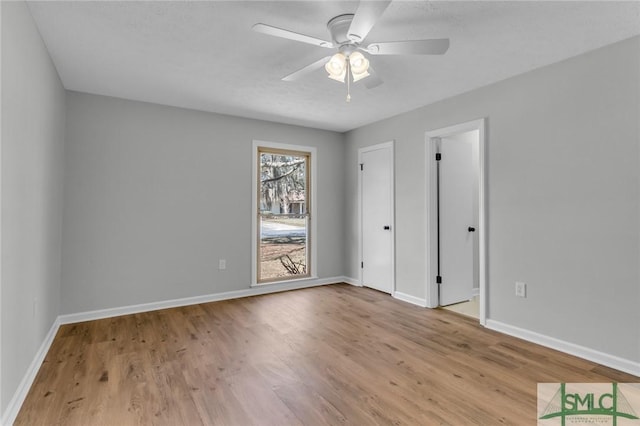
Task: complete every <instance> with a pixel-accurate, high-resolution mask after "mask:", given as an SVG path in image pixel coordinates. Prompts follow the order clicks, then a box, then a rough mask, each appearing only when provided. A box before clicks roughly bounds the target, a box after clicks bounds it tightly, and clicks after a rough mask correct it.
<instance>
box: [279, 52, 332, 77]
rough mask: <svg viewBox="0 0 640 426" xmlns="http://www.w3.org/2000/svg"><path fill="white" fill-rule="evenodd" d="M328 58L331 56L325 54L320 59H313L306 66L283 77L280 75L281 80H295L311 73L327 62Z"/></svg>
mask: <svg viewBox="0 0 640 426" xmlns="http://www.w3.org/2000/svg"><path fill="white" fill-rule="evenodd" d="M329 59H331V56H325V57H324V58H322V59H318V60H317V61H315V62H314V63H312V64H310V65H307V66H306V67H304V68H302V69H299V70H298V71H296V72H294V73H291V74H289V75H287V76H285V77H282V80H283V81H295V80H298V79H299V78H302V77H304V76H305V75H307V74H310V73H312V72H313V71H315V70H317V69H320V68H322V67H323V66H324V65H325V64H326V63H327V62H329Z"/></svg>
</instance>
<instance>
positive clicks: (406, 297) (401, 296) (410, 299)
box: [393, 291, 427, 308]
mask: <svg viewBox="0 0 640 426" xmlns="http://www.w3.org/2000/svg"><path fill="white" fill-rule="evenodd" d="M393 297H395V298H396V299H398V300H402V301H403V302H407V303H411V304H412V305H418V306H421V307H423V308H426V307H427V299H421V298H419V297H415V296H411V295H410V294H406V293H401V292H399V291H394V292H393Z"/></svg>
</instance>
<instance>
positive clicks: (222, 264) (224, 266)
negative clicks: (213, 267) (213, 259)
mask: <svg viewBox="0 0 640 426" xmlns="http://www.w3.org/2000/svg"><path fill="white" fill-rule="evenodd" d="M218 269H220V270H223V269H227V261H226V260H225V259H220V260H218Z"/></svg>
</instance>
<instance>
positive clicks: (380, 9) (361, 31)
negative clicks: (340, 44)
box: [347, 0, 391, 43]
mask: <svg viewBox="0 0 640 426" xmlns="http://www.w3.org/2000/svg"><path fill="white" fill-rule="evenodd" d="M389 3H391V0H380V1H378V0H376V1H370V0H369V1H366V0H362V1H361V2H360V4H359V5H358V10H356V14H355V15H354V17H353V20H352V21H351V26H350V27H349V31H347V37H349V38H350V39H351V40H353V41H355V42H358V43H360V42H361V41H362V40H364V39H365V38H366V37H367V34H369V31H371V28H373V26H374V25H375V24H376V21H377V20H378V18H379V17H380V15H382V14H383V13H384V11H385V10H386V9H387V7H388V6H389Z"/></svg>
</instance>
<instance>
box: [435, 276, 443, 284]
mask: <svg viewBox="0 0 640 426" xmlns="http://www.w3.org/2000/svg"><path fill="white" fill-rule="evenodd" d="M436 284H442V277H441V276H440V275H438V276H436Z"/></svg>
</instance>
